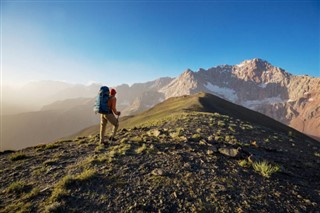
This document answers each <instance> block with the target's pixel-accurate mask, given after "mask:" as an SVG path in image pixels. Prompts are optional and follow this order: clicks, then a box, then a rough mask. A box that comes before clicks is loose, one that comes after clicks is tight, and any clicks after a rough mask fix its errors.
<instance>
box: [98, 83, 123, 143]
mask: <svg viewBox="0 0 320 213" xmlns="http://www.w3.org/2000/svg"><path fill="white" fill-rule="evenodd" d="M116 94H117V92H116V90H115V89H111V91H110V98H109V100H108V103H107V104H108V108H109V109H110V111H109V113H107V114H101V116H100V143H103V144H106V142H105V141H104V134H105V130H106V126H107V123H108V121H109V122H110V123H111V124H112V125H113V133H112V136H111V137H110V138H109V139H110V141H115V138H114V137H115V135H116V132H117V130H118V127H119V120H118V119H117V118H116V116H115V115H118V116H120V114H121V112H120V111H117V108H116V105H117V98H116V97H115V96H116ZM118 118H119V117H118Z"/></svg>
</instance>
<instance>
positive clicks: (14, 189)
mask: <svg viewBox="0 0 320 213" xmlns="http://www.w3.org/2000/svg"><path fill="white" fill-rule="evenodd" d="M29 190H30V186H29V185H28V184H26V183H25V182H23V181H16V182H13V183H11V184H10V185H9V186H8V187H7V190H6V191H7V192H9V193H15V194H21V193H23V192H28V191H29Z"/></svg>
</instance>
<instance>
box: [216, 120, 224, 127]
mask: <svg viewBox="0 0 320 213" xmlns="http://www.w3.org/2000/svg"><path fill="white" fill-rule="evenodd" d="M225 125H226V124H225V122H224V121H218V126H219V127H224V126H225Z"/></svg>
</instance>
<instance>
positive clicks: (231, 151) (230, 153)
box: [218, 148, 239, 157]
mask: <svg viewBox="0 0 320 213" xmlns="http://www.w3.org/2000/svg"><path fill="white" fill-rule="evenodd" d="M218 151H219V152H220V153H221V154H223V155H226V156H229V157H237V156H238V154H239V150H238V149H234V148H219V149H218Z"/></svg>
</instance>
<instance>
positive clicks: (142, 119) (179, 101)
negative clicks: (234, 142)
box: [68, 93, 313, 140]
mask: <svg viewBox="0 0 320 213" xmlns="http://www.w3.org/2000/svg"><path fill="white" fill-rule="evenodd" d="M190 111H193V112H194V111H196V112H212V113H215V112H217V113H220V114H223V115H228V116H232V117H234V118H236V119H241V120H244V121H249V122H253V123H256V124H261V125H263V126H265V127H268V128H271V129H274V130H280V131H284V132H286V133H290V134H294V135H295V136H296V137H298V138H300V139H301V140H305V139H306V138H307V139H308V140H313V139H311V138H309V137H307V136H306V135H304V134H302V133H300V132H299V131H297V130H295V129H293V128H291V127H289V126H287V125H284V124H282V123H280V122H278V121H276V120H274V119H272V118H270V117H268V116H265V115H263V114H261V113H258V112H255V111H253V110H250V109H247V108H245V107H242V106H240V105H236V104H233V103H231V102H228V101H226V100H224V99H222V98H219V97H217V96H214V95H211V94H208V93H198V94H195V95H191V96H181V97H173V98H169V99H168V100H166V101H164V102H162V103H160V104H158V105H156V106H154V107H153V108H151V109H149V110H147V111H145V112H143V113H140V114H138V115H135V116H127V117H123V118H121V119H120V128H132V127H134V126H139V125H141V124H143V123H148V122H151V121H156V120H158V119H161V118H165V117H167V116H172V115H175V114H179V113H182V112H190ZM109 128H110V127H109ZM98 133H99V125H95V126H92V127H89V128H86V129H84V130H82V131H81V132H79V133H77V134H75V135H72V136H71V137H68V138H74V137H77V136H87V135H95V134H98Z"/></svg>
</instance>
